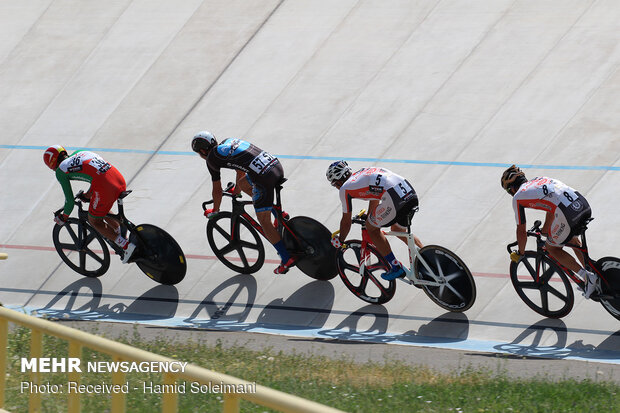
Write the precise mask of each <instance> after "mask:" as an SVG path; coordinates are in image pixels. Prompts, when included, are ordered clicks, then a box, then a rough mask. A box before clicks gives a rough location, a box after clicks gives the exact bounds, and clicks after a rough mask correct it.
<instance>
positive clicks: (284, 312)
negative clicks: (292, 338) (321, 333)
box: [256, 281, 335, 330]
mask: <svg viewBox="0 0 620 413" xmlns="http://www.w3.org/2000/svg"><path fill="white" fill-rule="evenodd" d="M334 297H335V292H334V286H333V285H332V284H331V283H330V282H325V281H313V282H311V283H310V284H306V285H304V286H303V287H301V288H300V289H298V290H297V291H295V292H294V293H293V294H292V295H291V296H290V297H289V298H287V299H286V300H282V299H280V298H278V299H276V300H273V301H271V302H270V303H269V304H267V305H266V306H265V308H264V309H263V311H262V312H261V313H260V315H259V316H258V318H257V321H256V323H257V324H259V325H262V326H274V325H275V326H277V327H278V329H293V330H300V329H305V328H321V327H323V326H324V325H325V322H326V321H327V318H328V317H329V314H330V312H331V309H332V307H333V305H334Z"/></svg>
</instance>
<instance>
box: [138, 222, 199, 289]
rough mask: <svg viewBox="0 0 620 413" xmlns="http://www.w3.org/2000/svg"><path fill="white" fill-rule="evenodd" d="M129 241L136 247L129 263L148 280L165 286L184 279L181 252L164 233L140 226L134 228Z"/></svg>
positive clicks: (183, 264)
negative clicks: (139, 270)
mask: <svg viewBox="0 0 620 413" xmlns="http://www.w3.org/2000/svg"><path fill="white" fill-rule="evenodd" d="M131 240H132V242H136V244H137V245H138V247H137V249H136V251H135V252H134V255H133V256H132V257H131V261H132V262H135V263H136V264H137V265H138V267H139V268H140V269H141V270H142V272H143V273H145V274H146V275H147V276H148V277H149V278H151V279H152V280H154V281H157V282H158V283H160V284H165V285H174V284H177V283H179V282H181V280H183V278H185V272H186V271H187V263H186V261H185V255H184V254H183V250H182V249H181V247H180V246H179V244H177V242H176V241H175V239H174V238H173V237H172V236H171V235H170V234H168V233H167V232H166V231H164V230H163V229H161V228H159V227H156V226H155V225H150V224H141V225H138V226H137V227H136V228H135V233H134V234H132V235H131Z"/></svg>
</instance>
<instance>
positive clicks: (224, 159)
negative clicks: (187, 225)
mask: <svg viewBox="0 0 620 413" xmlns="http://www.w3.org/2000/svg"><path fill="white" fill-rule="evenodd" d="M192 150H193V151H194V152H196V153H198V155H200V157H201V158H202V159H204V160H205V161H206V162H207V168H208V169H209V173H210V174H211V180H212V183H213V189H212V195H213V208H212V209H207V210H206V211H205V216H206V217H207V218H213V217H215V216H216V215H217V213H218V212H219V210H220V205H221V203H222V192H223V191H222V181H221V176H220V169H221V168H227V169H234V170H235V171H236V173H237V177H236V182H235V186H234V188H233V189H232V190H231V192H232V193H233V195H238V194H239V193H240V192H241V191H243V192H245V193H247V194H249V195H251V196H252V202H253V203H254V210H255V211H256V217H257V218H258V222H259V223H260V225H261V227H262V228H263V232H264V233H265V237H266V238H267V240H268V241H269V242H270V243H271V244H273V246H274V247H275V249H276V251H277V252H278V255H279V256H280V259H281V262H280V265H278V267H277V268H276V269H275V270H274V271H273V272H274V273H275V274H285V273H287V272H288V270H289V269H290V268H291V267H292V266H294V265H295V259H294V258H292V257H291V256H290V255H289V253H288V252H287V251H286V247H285V246H284V242H283V241H282V238H281V237H280V234H279V233H278V231H277V230H276V228H275V227H274V225H273V224H272V223H271V221H270V215H271V211H272V209H273V199H274V193H275V187H276V185H277V184H278V183H279V182H280V181H281V180H282V179H283V178H284V170H283V169H282V164H281V163H280V161H279V160H278V158H276V157H274V156H273V155H271V154H269V153H268V152H265V151H264V150H262V149H260V148H258V147H257V146H255V145H253V144H251V143H249V142H246V141H243V140H241V139H232V138H228V139H225V140H224V141H223V142H222V143H220V144H218V143H217V140H216V139H215V137H214V136H213V134H211V133H210V132H208V131H202V132H198V133H197V134H196V135H194V138H193V139H192ZM284 214H285V213H284Z"/></svg>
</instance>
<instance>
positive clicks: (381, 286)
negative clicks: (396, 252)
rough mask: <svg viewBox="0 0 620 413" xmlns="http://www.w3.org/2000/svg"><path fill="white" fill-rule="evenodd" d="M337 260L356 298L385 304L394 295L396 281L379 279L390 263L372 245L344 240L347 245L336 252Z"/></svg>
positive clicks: (341, 272) (347, 284)
mask: <svg viewBox="0 0 620 413" xmlns="http://www.w3.org/2000/svg"><path fill="white" fill-rule="evenodd" d="M364 244H365V245H364ZM337 262H338V274H339V275H340V278H341V279H342V282H344V285H346V287H347V288H348V289H349V291H351V292H352V293H353V294H355V295H356V296H357V297H358V298H359V299H361V300H363V301H366V302H367V303H371V304H384V303H387V302H388V301H390V300H391V299H392V297H394V293H395V292H396V280H392V281H386V280H384V279H383V278H381V274H383V273H384V272H386V271H387V270H388V268H389V265H388V263H387V262H386V261H385V258H383V257H382V256H381V254H379V252H378V251H377V250H376V249H375V247H373V246H372V245H371V244H369V243H363V242H362V241H358V240H349V241H347V242H346V248H343V249H341V250H340V251H338V261H337Z"/></svg>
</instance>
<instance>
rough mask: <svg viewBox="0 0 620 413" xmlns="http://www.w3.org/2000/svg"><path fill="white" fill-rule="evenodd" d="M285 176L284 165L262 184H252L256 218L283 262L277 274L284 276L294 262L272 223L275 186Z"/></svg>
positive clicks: (264, 178)
mask: <svg viewBox="0 0 620 413" xmlns="http://www.w3.org/2000/svg"><path fill="white" fill-rule="evenodd" d="M283 176H284V173H283V170H282V165H280V164H279V163H278V164H277V165H275V166H274V167H273V168H272V169H271V170H270V171H269V172H268V173H267V174H266V175H265V176H264V177H262V179H261V182H254V181H250V182H251V183H252V202H253V203H254V209H255V211H256V218H257V219H258V222H259V224H260V225H261V227H262V228H263V233H264V234H265V238H267V240H268V241H269V242H270V243H271V244H272V245H273V246H274V248H275V249H276V251H277V252H278V255H279V256H280V259H281V260H282V262H281V263H280V265H279V266H278V268H276V270H275V273H276V274H283V273H285V272H287V271H288V268H289V267H291V266H293V264H294V261H293V260H292V258H291V256H290V254H289V253H288V251H287V250H286V247H285V246H284V242H283V241H282V238H281V237H280V234H279V233H278V231H277V229H276V228H275V227H274V226H273V224H272V223H271V210H272V209H273V200H274V195H275V186H276V184H277V183H278V182H280V180H281V179H282V177H283Z"/></svg>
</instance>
